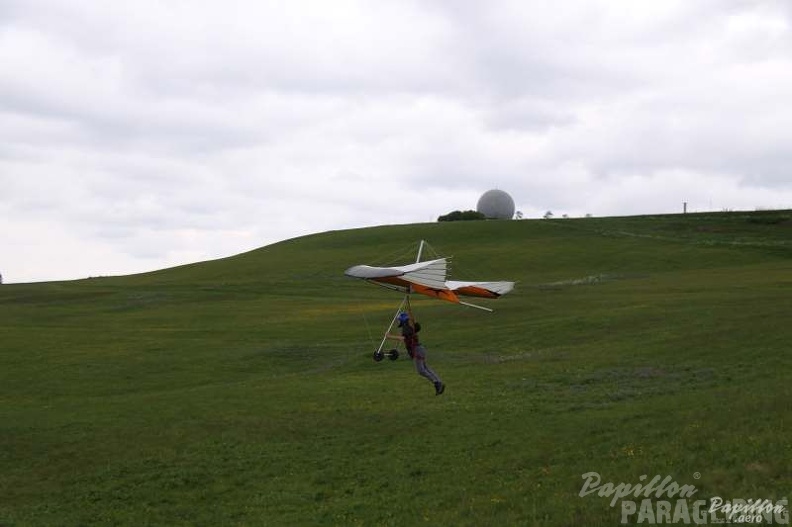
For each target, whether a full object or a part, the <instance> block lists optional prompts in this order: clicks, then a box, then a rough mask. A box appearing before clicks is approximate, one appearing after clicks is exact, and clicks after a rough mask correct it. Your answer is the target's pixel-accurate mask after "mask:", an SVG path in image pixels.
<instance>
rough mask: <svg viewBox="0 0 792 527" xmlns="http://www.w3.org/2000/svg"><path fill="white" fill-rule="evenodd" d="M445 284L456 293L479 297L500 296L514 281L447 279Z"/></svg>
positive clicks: (506, 291)
mask: <svg viewBox="0 0 792 527" xmlns="http://www.w3.org/2000/svg"><path fill="white" fill-rule="evenodd" d="M446 286H447V287H448V288H449V289H451V290H452V291H454V292H456V294H458V295H464V296H478V297H481V298H500V297H501V296H503V295H505V294H506V293H509V292H510V291H511V290H512V289H514V282H458V281H453V280H449V281H447V282H446Z"/></svg>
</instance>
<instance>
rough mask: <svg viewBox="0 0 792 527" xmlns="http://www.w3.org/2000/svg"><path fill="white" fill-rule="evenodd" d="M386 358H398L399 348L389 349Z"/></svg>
mask: <svg viewBox="0 0 792 527" xmlns="http://www.w3.org/2000/svg"><path fill="white" fill-rule="evenodd" d="M388 358H389V359H390V360H396V359H398V358H399V350H397V349H396V348H393V349H392V350H390V351H389V352H388Z"/></svg>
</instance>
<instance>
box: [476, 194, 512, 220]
mask: <svg viewBox="0 0 792 527" xmlns="http://www.w3.org/2000/svg"><path fill="white" fill-rule="evenodd" d="M476 210H477V211H478V212H480V213H482V214H483V215H484V216H486V217H487V218H488V219H493V220H510V219H512V218H513V217H514V200H513V199H512V197H511V196H509V194H508V193H507V192H504V191H502V190H498V189H493V190H488V191H487V192H485V193H484V194H482V195H481V197H480V198H479V200H478V205H476Z"/></svg>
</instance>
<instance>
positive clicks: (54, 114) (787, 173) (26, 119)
mask: <svg viewBox="0 0 792 527" xmlns="http://www.w3.org/2000/svg"><path fill="white" fill-rule="evenodd" d="M790 6H792V2H789V1H788V0H766V1H761V0H756V1H749V0H694V1H691V0H679V1H673V0H642V1H635V0H623V1H618V0H598V1H597V0H579V1H575V0H564V1H560V2H559V1H556V2H548V1H540V0H532V1H528V0H515V1H505V0H504V1H501V0H497V1H473V0H465V1H462V0H445V1H442V0H434V1H432V0H425V1H407V0H394V1H388V0H366V1H364V0H361V1H345V0H332V1H327V0H317V1H302V0H298V1H293V0H290V1H288V2H282V1H255V0H224V1H223V2H219V1H214V2H210V1H195V0H190V1H187V0H160V1H154V0H138V1H135V2H107V1H102V0H0V273H2V275H3V278H4V280H5V282H6V283H9V282H30V281H44V280H62V279H75V278H85V277H88V276H100V275H119V274H129V273H134V272H143V271H150V270H156V269H161V268H165V267H171V266H174V265H179V264H183V263H191V262H196V261H203V260H207V259H214V258H218V257H223V256H231V255H234V254H237V253H240V252H243V251H247V250H250V249H254V248H257V247H261V246H264V245H268V244H270V243H274V242H276V241H280V240H284V239H289V238H293V237H296V236H301V235H305V234H310V233H316V232H323V231H327V230H336V229H347V228H356V227H364V226H373V225H382V224H394V223H416V222H431V221H435V220H436V219H437V217H438V216H440V215H442V214H446V213H448V212H451V211H453V210H469V209H475V208H476V204H477V201H478V198H479V196H481V194H482V193H484V192H485V191H486V190H488V189H491V188H500V189H502V190H505V191H507V192H508V193H509V194H511V196H512V197H513V198H514V201H515V203H516V208H517V210H519V211H521V212H522V213H523V215H524V217H526V218H538V217H541V216H542V215H543V214H544V212H545V211H548V210H550V211H553V212H554V214H555V215H556V216H560V215H562V214H568V215H569V216H572V217H574V216H583V215H585V214H592V215H594V216H610V215H632V214H649V213H671V212H681V211H682V204H683V202H687V203H688V210H690V211H707V210H725V209H732V210H755V209H757V208H792V103H791V102H790V100H792V99H790V94H792V27H790V26H791V24H792V7H790Z"/></svg>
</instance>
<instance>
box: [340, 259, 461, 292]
mask: <svg viewBox="0 0 792 527" xmlns="http://www.w3.org/2000/svg"><path fill="white" fill-rule="evenodd" d="M447 271H448V262H447V260H446V259H445V258H440V259H438V260H429V261H426V262H418V263H414V264H409V265H401V266H397V267H372V266H370V265H356V266H354V267H350V268H349V269H347V270H346V271H345V272H344V274H345V275H347V276H351V277H353V278H362V279H363V280H366V281H368V282H374V283H376V284H378V285H382V286H384V287H388V288H389V289H396V290H397V291H401V292H403V293H407V292H410V291H415V292H418V291H417V289H418V288H427V289H447V288H446V285H445V279H446V272H447Z"/></svg>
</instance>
